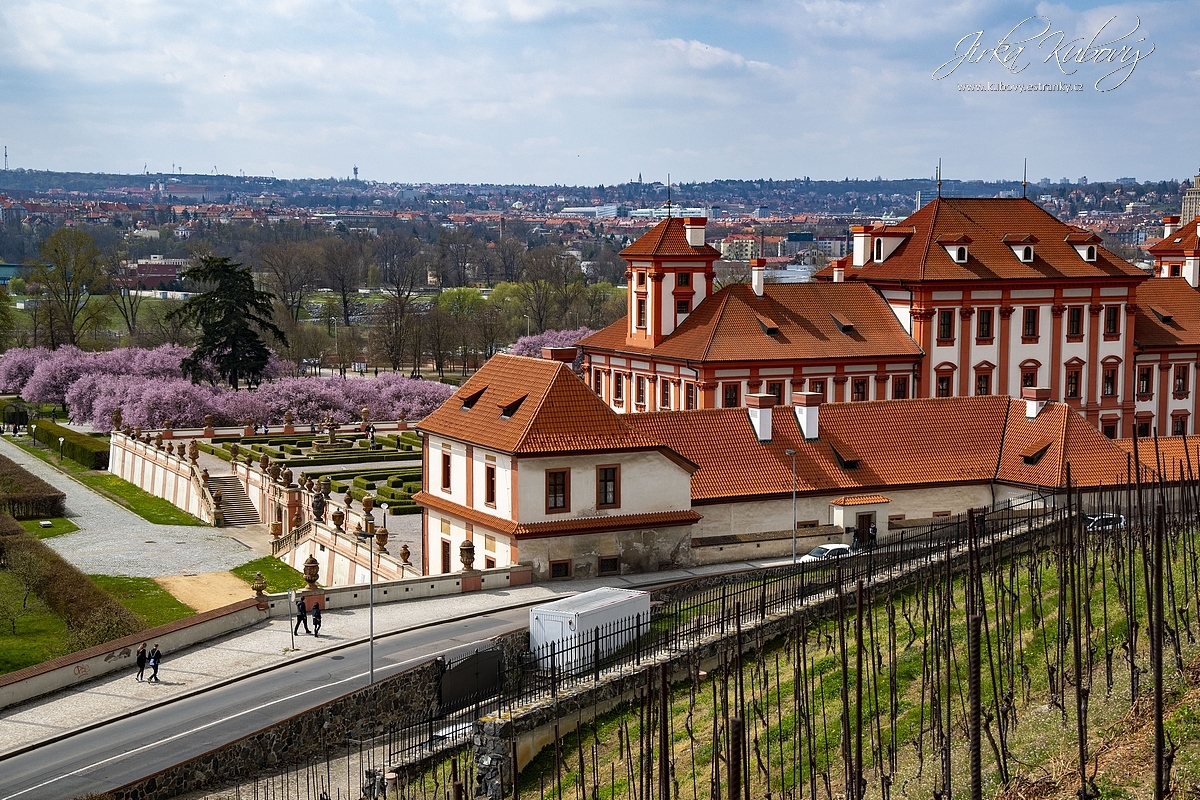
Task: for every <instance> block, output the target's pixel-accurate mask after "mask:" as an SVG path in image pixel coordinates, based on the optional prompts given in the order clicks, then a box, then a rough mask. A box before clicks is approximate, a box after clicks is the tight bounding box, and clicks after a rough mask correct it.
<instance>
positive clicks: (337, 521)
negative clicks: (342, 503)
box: [329, 507, 346, 531]
mask: <svg viewBox="0 0 1200 800" xmlns="http://www.w3.org/2000/svg"><path fill="white" fill-rule="evenodd" d="M329 518H330V519H332V520H333V527H334V530H337V531H341V530H342V523H343V522H345V521H346V514H345V512H344V511H342V510H341V509H340V508H336V507H335V508H334V509H333V513H332V514H330V515H329Z"/></svg>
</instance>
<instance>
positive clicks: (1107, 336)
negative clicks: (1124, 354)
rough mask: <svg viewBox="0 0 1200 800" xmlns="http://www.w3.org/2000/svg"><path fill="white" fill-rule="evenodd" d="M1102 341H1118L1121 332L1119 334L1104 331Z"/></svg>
mask: <svg viewBox="0 0 1200 800" xmlns="http://www.w3.org/2000/svg"><path fill="white" fill-rule="evenodd" d="M1104 341H1106V342H1119V341H1121V334H1119V333H1106V334H1104Z"/></svg>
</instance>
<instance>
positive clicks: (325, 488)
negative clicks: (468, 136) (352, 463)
mask: <svg viewBox="0 0 1200 800" xmlns="http://www.w3.org/2000/svg"><path fill="white" fill-rule="evenodd" d="M320 487H321V494H323V495H325V497H326V499H328V498H329V491H330V489H332V488H333V481H332V480H330V478H329V476H328V475H326V476H325V477H324V478H321V482H320Z"/></svg>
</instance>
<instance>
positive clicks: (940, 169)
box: [937, 158, 942, 197]
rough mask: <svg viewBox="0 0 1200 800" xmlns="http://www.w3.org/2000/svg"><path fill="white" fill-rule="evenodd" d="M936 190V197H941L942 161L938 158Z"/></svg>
mask: <svg viewBox="0 0 1200 800" xmlns="http://www.w3.org/2000/svg"><path fill="white" fill-rule="evenodd" d="M937 190H938V197H941V196H942V160H941V159H940V158H939V159H938V168H937Z"/></svg>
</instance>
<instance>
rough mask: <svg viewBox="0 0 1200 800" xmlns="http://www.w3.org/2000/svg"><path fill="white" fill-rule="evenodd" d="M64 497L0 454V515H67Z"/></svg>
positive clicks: (30, 516) (45, 516) (0, 533)
mask: <svg viewBox="0 0 1200 800" xmlns="http://www.w3.org/2000/svg"><path fill="white" fill-rule="evenodd" d="M105 452H108V451H107V450H106V451H105ZM66 499H67V496H66V495H65V494H63V493H62V492H60V491H59V490H58V489H55V488H54V487H53V486H51V485H50V484H48V483H46V482H45V481H44V480H42V479H41V478H39V477H37V476H36V475H33V474H31V473H30V472H29V471H28V470H26V469H24V468H23V467H21V466H20V465H19V464H17V463H16V462H15V461H13V460H11V459H8V458H5V457H4V456H0V514H5V515H10V516H12V517H15V518H17V519H46V518H47V517H62V516H65V515H66V510H65V507H64V502H65V501H66ZM17 527H18V528H20V527H21V526H20V525H18V526H17ZM22 530H24V528H22ZM0 535H3V531H0Z"/></svg>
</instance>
